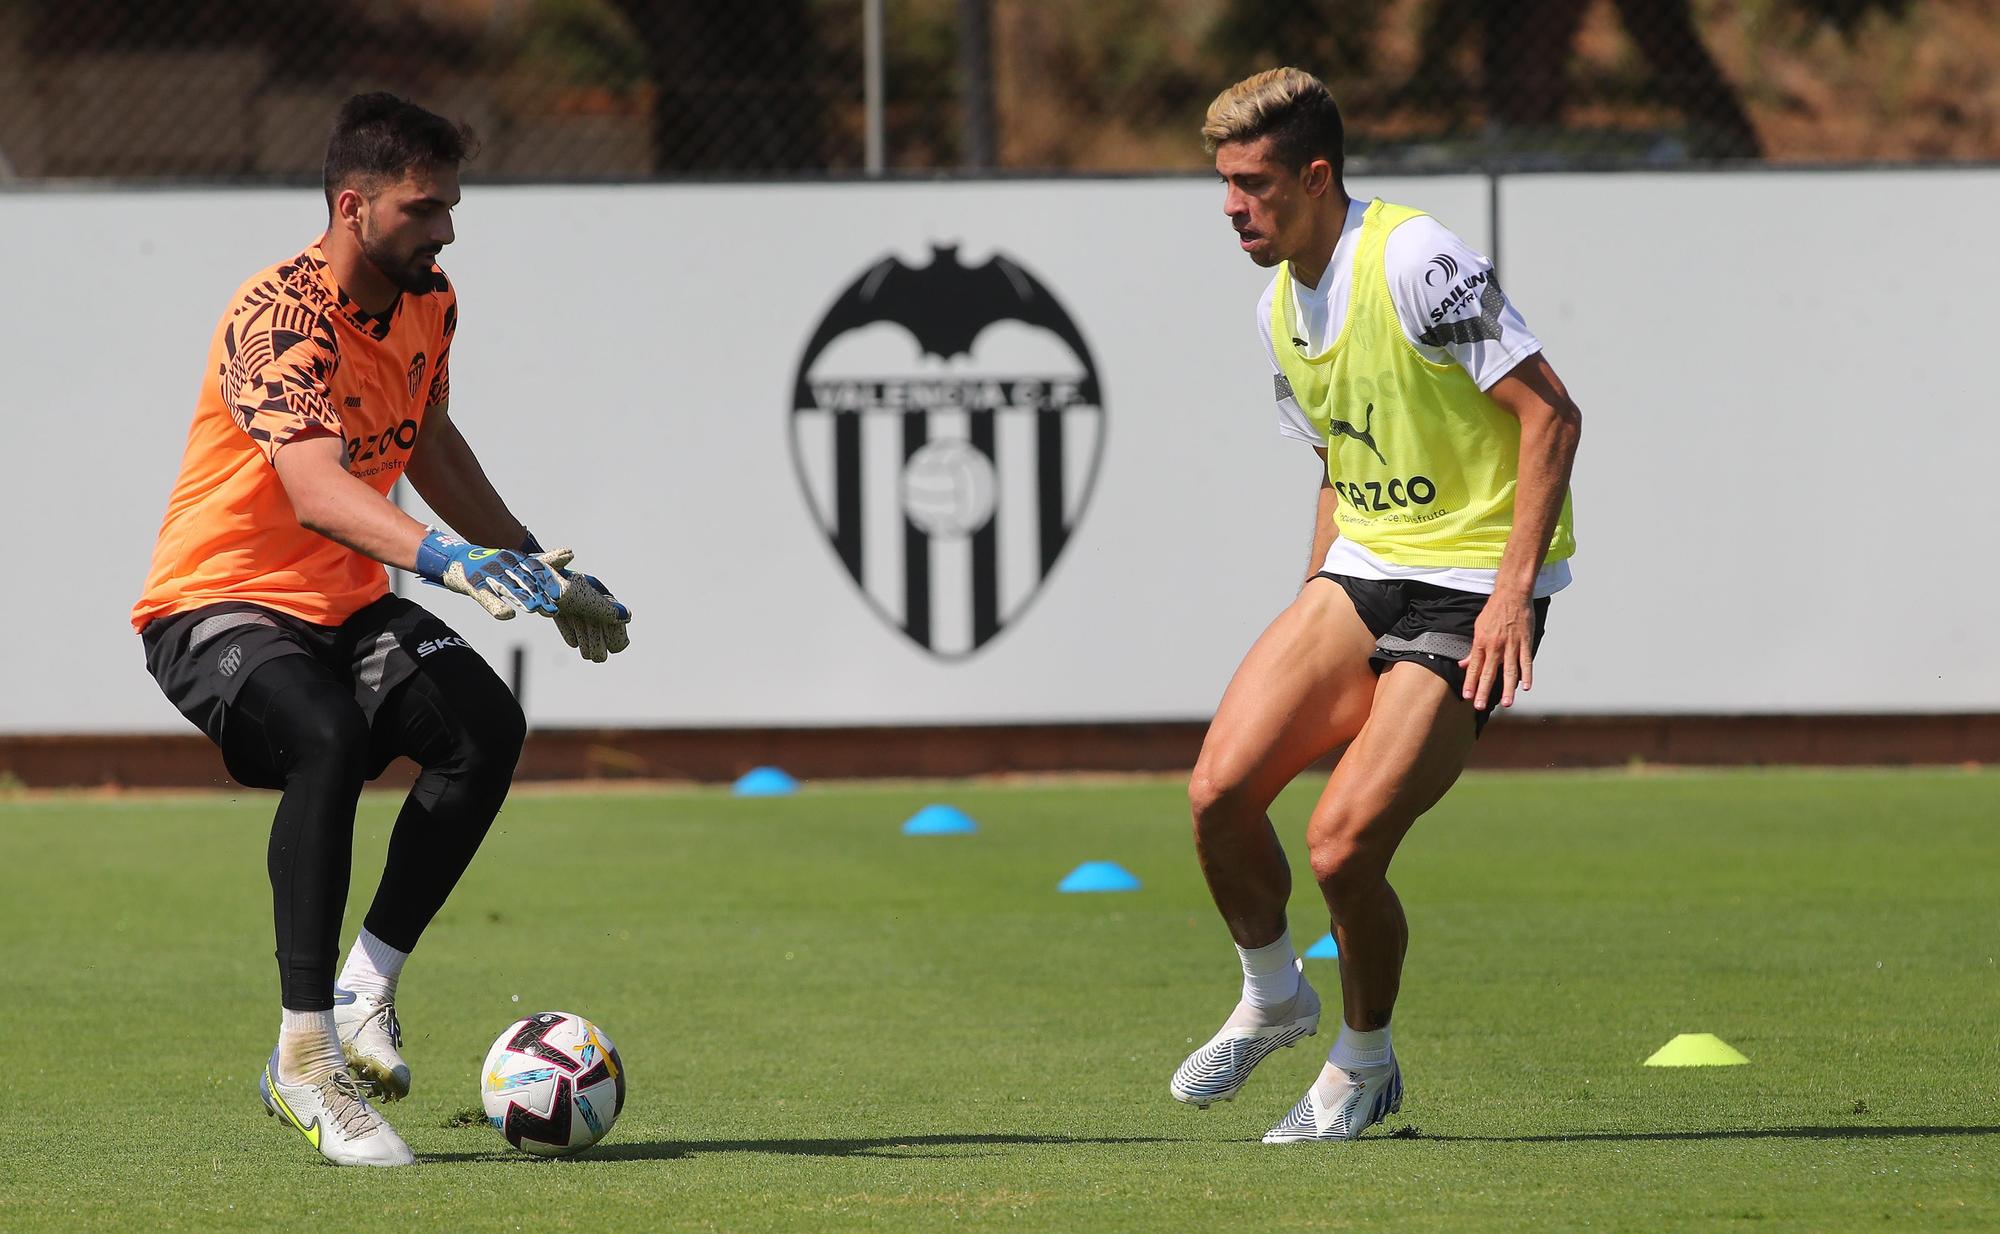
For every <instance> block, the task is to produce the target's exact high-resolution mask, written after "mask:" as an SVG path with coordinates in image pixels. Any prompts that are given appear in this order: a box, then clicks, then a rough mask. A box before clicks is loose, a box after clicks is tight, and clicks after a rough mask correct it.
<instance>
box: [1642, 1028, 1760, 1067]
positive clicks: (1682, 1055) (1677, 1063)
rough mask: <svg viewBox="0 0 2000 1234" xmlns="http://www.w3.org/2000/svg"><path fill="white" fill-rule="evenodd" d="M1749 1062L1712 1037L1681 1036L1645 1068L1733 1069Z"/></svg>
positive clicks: (1711, 1034)
mask: <svg viewBox="0 0 2000 1234" xmlns="http://www.w3.org/2000/svg"><path fill="white" fill-rule="evenodd" d="M1749 1061H1750V1060H1749V1059H1747V1058H1745V1057H1743V1055H1741V1054H1739V1053H1737V1052H1736V1047H1734V1046H1732V1045H1730V1044H1729V1043H1728V1042H1727V1041H1724V1040H1723V1039H1722V1038H1720V1037H1718V1036H1716V1035H1715V1034H1714V1033H1682V1034H1681V1035H1680V1036H1678V1037H1676V1038H1674V1039H1673V1040H1672V1041H1669V1042H1668V1043H1667V1044H1665V1045H1663V1046H1661V1047H1660V1048H1659V1049H1658V1050H1655V1051H1654V1052H1653V1057H1651V1058H1649V1059H1647V1060H1646V1065H1647V1066H1648V1067H1734V1066H1736V1065H1737V1064H1739V1063H1747V1062H1749Z"/></svg>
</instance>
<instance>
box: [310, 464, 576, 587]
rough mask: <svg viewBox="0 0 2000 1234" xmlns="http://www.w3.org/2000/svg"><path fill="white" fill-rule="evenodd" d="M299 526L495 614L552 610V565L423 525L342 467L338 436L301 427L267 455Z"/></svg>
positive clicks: (555, 564)
mask: <svg viewBox="0 0 2000 1234" xmlns="http://www.w3.org/2000/svg"><path fill="white" fill-rule="evenodd" d="M271 466H272V468H273V469H274V470H276V471H277V473H278V479H279V481H280V482H281V483H283V484H284V486H285V495H286V496H287V497H288V498H290V499H291V503H292V513H293V515H294V516H295V517H296V518H297V519H298V520H299V526H301V527H304V528H305V529H306V530H308V531H314V532H318V533H319V534H320V535H323V536H325V537H326V538H327V539H329V540H332V541H334V542H335V543H338V544H342V545H345V546H346V547H348V548H351V549H353V550H354V551H355V552H357V553H361V554H363V555H365V556H368V557H372V558H374V559H375V560H376V561H379V562H381V563H382V564H384V565H388V566H394V567H396V568H397V569H400V570H409V571H412V572H414V573H416V574H421V575H422V576H423V577H425V578H427V579H429V580H430V581H432V582H434V583H437V584H439V585H440V586H442V587H445V588H448V589H450V590H452V591H456V592H458V593H459V594H461V595H467V596H471V597H472V598H473V599H474V600H477V601H478V602H479V604H480V606H481V607H482V608H484V609H485V610H486V611H487V612H489V613H491V614H493V615H494V616H495V617H499V618H503V619H504V618H508V617H512V616H513V615H514V613H515V611H516V610H520V611H525V612H534V613H544V614H546V615H548V616H554V615H555V612H556V598H557V594H558V593H559V592H560V591H561V589H562V585H561V583H559V582H558V581H557V580H556V577H555V573H554V570H553V569H552V568H551V567H552V566H560V565H562V564H563V562H566V561H567V560H568V557H567V556H563V557H562V558H561V560H556V561H550V562H542V561H537V560H535V559H534V558H533V557H529V556H526V555H524V554H521V553H517V552H514V551H512V550H502V549H489V548H481V547H480V546H479V545H477V544H468V543H466V542H465V541H464V540H461V539H459V538H458V537H456V536H447V535H445V534H443V533H442V532H438V531H434V530H432V529H431V528H429V527H426V526H424V525H423V524H422V523H419V522H418V521H417V520H415V519H413V518H411V517H410V516H409V515H407V514H405V513H403V512H402V511H401V510H398V509H397V508H396V507H395V505H394V503H392V502H391V501H390V500H389V499H388V498H387V497H384V496H383V495H382V494H380V493H378V492H376V491H375V490H374V489H372V488H370V487H368V485H366V484H364V483H362V482H361V481H360V480H357V479H356V478H354V477H353V476H352V475H349V474H348V471H347V464H346V452H345V449H344V447H343V446H342V443H341V440H340V438H338V437H334V436H331V435H329V434H325V433H312V434H303V435H300V436H298V437H295V438H293V439H292V440H291V441H288V442H286V443H285V444H284V445H283V446H282V447H281V448H280V449H278V451H277V452H276V453H275V454H273V455H272V456H271Z"/></svg>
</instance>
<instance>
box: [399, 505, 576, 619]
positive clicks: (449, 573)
mask: <svg viewBox="0 0 2000 1234" xmlns="http://www.w3.org/2000/svg"><path fill="white" fill-rule="evenodd" d="M555 558H560V559H561V560H554V559H555ZM568 561H569V555H568V554H567V553H550V554H548V555H547V556H545V557H535V556H533V555H530V554H525V553H517V552H515V551H514V550H513V549H507V548H480V547H479V546H478V545H475V544H467V543H466V542H465V541H464V540H461V539H459V538H458V537H457V536H454V535H450V534H448V533H446V532H442V531H439V530H437V529H436V528H432V529H431V533H430V534H429V535H427V536H425V537H424V539H423V543H421V544H419V545H417V573H418V574H421V575H422V576H423V577H424V578H425V579H426V580H428V581H429V582H432V583H436V584H437V585H438V586H440V587H443V588H446V589H447V590H450V591H456V592H458V593H459V594H460V595H465V596H471V597H472V598H473V599H474V600H477V601H478V602H479V604H480V606H481V607H482V608H484V609H485V610H486V611H487V612H489V613H491V614H493V615H494V616H495V617H498V618H500V619H501V620H502V621H505V620H507V619H508V618H510V617H512V616H513V615H514V612H515V610H517V609H518V610H520V611H522V612H525V613H543V614H546V615H547V616H550V617H553V616H555V615H556V601H557V599H558V598H559V597H560V596H561V594H562V587H563V584H562V579H561V578H560V577H559V576H558V575H557V574H556V570H557V569H558V568H560V567H561V566H562V565H565V564H567V563H568Z"/></svg>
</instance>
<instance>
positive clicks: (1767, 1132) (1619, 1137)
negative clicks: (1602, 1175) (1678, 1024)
mask: <svg viewBox="0 0 2000 1234" xmlns="http://www.w3.org/2000/svg"><path fill="white" fill-rule="evenodd" d="M1957 1135H2000V1127H1863V1126H1856V1127H1736V1128H1730V1129H1728V1130H1723V1131H1578V1132H1573V1133H1571V1134H1569V1135H1428V1134H1426V1133H1424V1132H1423V1131H1420V1130H1418V1129H1417V1128H1415V1127H1408V1128H1402V1129H1399V1130H1398V1131H1395V1132H1392V1133H1390V1136H1391V1138H1395V1139H1403V1140H1434V1141H1436V1142H1438V1143H1442V1144H1588V1143H1591V1142H1593V1141H1612V1142H1616V1143H1621V1144H1623V1143H1644V1142H1646V1141H1650V1140H1658V1141H1668V1142H1670V1141H1676V1140H1899V1139H1923V1138H1928V1137H1932V1136H1957Z"/></svg>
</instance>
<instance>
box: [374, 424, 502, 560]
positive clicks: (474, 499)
mask: <svg viewBox="0 0 2000 1234" xmlns="http://www.w3.org/2000/svg"><path fill="white" fill-rule="evenodd" d="M403 474H404V475H406V476H408V477H409V480H410V484H411V485H412V486H413V487H415V488H416V490H417V493H418V495H419V496H421V497H422V498H423V499H424V504H426V505H428V506H429V507H430V508H431V509H433V510H435V511H437V514H438V517H439V518H441V519H443V520H444V521H445V522H446V523H448V524H449V525H450V526H451V529H452V530H453V531H456V532H457V533H458V534H459V535H462V536H464V537H465V538H466V539H468V540H471V541H472V542H474V543H475V544H504V545H506V546H507V547H509V548H518V547H521V546H522V545H524V544H525V543H526V542H527V539H528V529H527V528H526V527H525V526H524V525H522V523H521V520H520V519H518V518H515V517H514V515H513V513H512V512H511V511H509V510H508V509H507V503H506V502H505V501H503V500H502V499H501V497H500V494H499V492H498V491H497V490H496V489H495V488H494V487H493V482H492V481H491V480H489V479H487V478H486V470H485V468H483V467H481V466H480V465H479V457H478V456H477V455H475V454H474V453H473V452H472V445H471V443H470V442H468V441H466V440H465V435H464V434H463V433H461V432H459V431H458V425H456V424H454V423H453V422H452V419H451V405H450V404H449V403H439V404H437V405H436V406H434V407H432V408H430V409H429V410H428V411H426V412H425V413H424V427H423V432H422V433H421V434H420V435H419V436H418V437H417V444H416V448H415V449H414V450H412V451H411V452H410V465H409V467H408V469H407V470H406V471H405V472H404V473H403Z"/></svg>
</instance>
